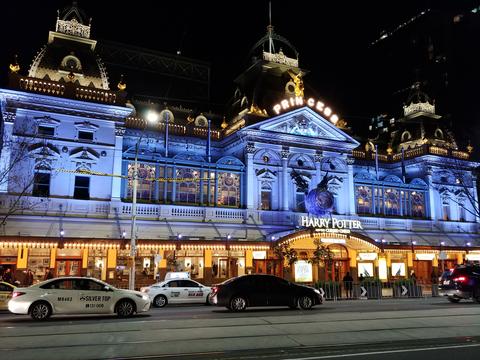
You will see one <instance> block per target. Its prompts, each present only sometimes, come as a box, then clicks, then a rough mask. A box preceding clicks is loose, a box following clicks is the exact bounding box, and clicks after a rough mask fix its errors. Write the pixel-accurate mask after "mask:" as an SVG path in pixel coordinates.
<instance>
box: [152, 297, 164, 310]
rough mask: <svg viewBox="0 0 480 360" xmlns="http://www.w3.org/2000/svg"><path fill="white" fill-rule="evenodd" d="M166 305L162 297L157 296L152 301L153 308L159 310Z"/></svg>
mask: <svg viewBox="0 0 480 360" xmlns="http://www.w3.org/2000/svg"><path fill="white" fill-rule="evenodd" d="M167 304H168V300H167V297H166V296H164V295H157V296H155V298H154V299H153V306H155V307H159V308H161V307H164V306H165V305H167Z"/></svg>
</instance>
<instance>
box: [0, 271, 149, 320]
mask: <svg viewBox="0 0 480 360" xmlns="http://www.w3.org/2000/svg"><path fill="white" fill-rule="evenodd" d="M150 303H151V302H150V298H149V297H148V296H147V295H145V294H144V293H141V292H139V291H133V290H123V289H117V288H114V287H113V286H111V285H109V284H107V283H104V282H102V281H100V280H97V279H93V278H86V277H63V278H55V279H50V280H47V281H43V282H41V283H38V284H35V285H32V286H30V287H28V288H16V289H15V291H14V292H13V294H12V299H11V300H10V301H9V302H8V310H10V312H12V313H14V314H30V316H31V317H32V318H33V319H35V320H45V319H47V318H49V317H50V315H52V314H115V313H116V314H117V315H118V316H119V317H128V316H132V315H133V314H134V313H140V312H145V311H148V310H149V309H150Z"/></svg>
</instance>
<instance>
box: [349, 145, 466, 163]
mask: <svg viewBox="0 0 480 360" xmlns="http://www.w3.org/2000/svg"><path fill="white" fill-rule="evenodd" d="M428 154H432V155H438V156H445V157H453V158H457V159H462V160H468V159H469V157H470V154H469V153H468V152H465V151H459V150H451V149H445V148H441V147H438V146H432V145H422V146H419V147H416V148H413V149H408V150H405V151H404V158H405V159H411V158H415V157H418V156H423V155H428ZM352 155H353V157H354V158H356V159H366V160H375V152H373V151H364V150H358V149H357V150H353V151H352ZM401 160H402V154H401V153H396V154H390V155H387V154H378V161H382V162H398V161H401Z"/></svg>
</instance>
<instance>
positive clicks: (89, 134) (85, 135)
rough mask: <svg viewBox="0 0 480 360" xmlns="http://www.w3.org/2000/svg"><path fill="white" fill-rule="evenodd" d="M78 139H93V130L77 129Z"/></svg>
mask: <svg viewBox="0 0 480 360" xmlns="http://www.w3.org/2000/svg"><path fill="white" fill-rule="evenodd" d="M78 140H88V141H93V132H91V131H79V132H78Z"/></svg>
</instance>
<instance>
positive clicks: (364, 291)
mask: <svg viewBox="0 0 480 360" xmlns="http://www.w3.org/2000/svg"><path fill="white" fill-rule="evenodd" d="M360 290H361V291H362V292H361V293H360V296H362V297H363V296H367V289H366V288H365V287H364V286H360Z"/></svg>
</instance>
